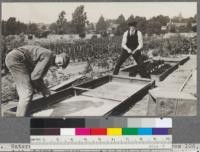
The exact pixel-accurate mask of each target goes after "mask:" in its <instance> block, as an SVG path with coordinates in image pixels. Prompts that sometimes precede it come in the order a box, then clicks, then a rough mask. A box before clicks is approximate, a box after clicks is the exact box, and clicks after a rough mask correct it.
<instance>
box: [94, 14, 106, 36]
mask: <svg viewBox="0 0 200 152" xmlns="http://www.w3.org/2000/svg"><path fill="white" fill-rule="evenodd" d="M107 28H108V24H107V22H106V21H105V19H104V17H103V16H102V15H101V16H100V18H99V20H98V22H97V24H96V32H97V33H100V34H102V33H105V32H106V31H107Z"/></svg>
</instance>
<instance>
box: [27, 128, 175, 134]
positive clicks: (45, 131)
mask: <svg viewBox="0 0 200 152" xmlns="http://www.w3.org/2000/svg"><path fill="white" fill-rule="evenodd" d="M31 135H33V136H34V135H55V136H56V135H57V136H95V135H96V136H98V135H104V136H123V135H171V128H42V129H39V128H37V129H31Z"/></svg>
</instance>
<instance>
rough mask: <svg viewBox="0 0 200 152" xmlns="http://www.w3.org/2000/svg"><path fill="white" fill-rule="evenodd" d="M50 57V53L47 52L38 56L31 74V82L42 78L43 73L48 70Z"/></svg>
mask: <svg viewBox="0 0 200 152" xmlns="http://www.w3.org/2000/svg"><path fill="white" fill-rule="evenodd" d="M51 56H52V53H51V51H49V50H46V51H43V52H42V53H41V54H40V57H39V60H38V62H37V64H36V66H35V68H34V70H33V72H32V73H31V80H38V79H40V78H42V77H43V76H44V74H45V72H46V71H47V70H48V67H49V62H50V59H51Z"/></svg>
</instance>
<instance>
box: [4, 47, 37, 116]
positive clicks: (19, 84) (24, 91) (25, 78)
mask: <svg viewBox="0 0 200 152" xmlns="http://www.w3.org/2000/svg"><path fill="white" fill-rule="evenodd" d="M25 60H26V58H25V56H24V54H23V53H21V52H20V51H17V50H12V51H11V52H10V53H8V55H7V56H6V66H7V67H8V69H9V71H10V72H11V74H12V76H13V79H14V81H15V84H16V89H17V93H18V96H19V103H18V106H17V112H16V116H17V117H23V116H26V115H27V109H28V105H29V103H30V101H31V100H32V97H33V88H32V85H31V78H30V71H29V70H28V67H27V66H28V65H26V62H25Z"/></svg>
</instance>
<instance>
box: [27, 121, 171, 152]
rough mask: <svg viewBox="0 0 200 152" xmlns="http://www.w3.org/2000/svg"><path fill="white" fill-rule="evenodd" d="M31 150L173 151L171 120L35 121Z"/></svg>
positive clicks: (32, 128) (32, 127)
mask: <svg viewBox="0 0 200 152" xmlns="http://www.w3.org/2000/svg"><path fill="white" fill-rule="evenodd" d="M30 133H31V136H30V142H31V146H30V147H31V149H32V150H47V149H48V150H49V149H50V150H64V149H68V150H73V149H76V150H77V149H80V150H84V149H85V150H86V149H88V150H92V149H99V150H103V149H104V150H105V149H161V150H170V149H171V148H172V120H171V118H165V119H160V118H109V119H104V118H99V119H97V118H86V119H80V118H70V119H38V120H37V119H32V120H31V130H30Z"/></svg>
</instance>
